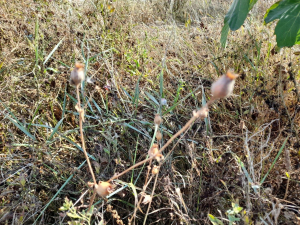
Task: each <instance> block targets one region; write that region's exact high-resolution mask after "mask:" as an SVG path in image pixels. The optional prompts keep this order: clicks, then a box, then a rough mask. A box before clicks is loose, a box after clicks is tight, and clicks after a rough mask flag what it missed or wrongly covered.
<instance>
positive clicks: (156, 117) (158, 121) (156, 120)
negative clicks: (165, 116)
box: [154, 114, 162, 126]
mask: <svg viewBox="0 0 300 225" xmlns="http://www.w3.org/2000/svg"><path fill="white" fill-rule="evenodd" d="M154 123H155V125H158V126H159V125H160V124H161V123H162V118H161V117H160V115H159V114H156V115H155V118H154Z"/></svg>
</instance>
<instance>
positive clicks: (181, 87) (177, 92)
mask: <svg viewBox="0 0 300 225" xmlns="http://www.w3.org/2000/svg"><path fill="white" fill-rule="evenodd" d="M183 86H184V82H182V81H180V84H179V85H178V88H177V91H176V97H175V99H174V101H173V105H174V104H176V103H177V101H178V99H179V96H180V91H181V90H182V89H183Z"/></svg>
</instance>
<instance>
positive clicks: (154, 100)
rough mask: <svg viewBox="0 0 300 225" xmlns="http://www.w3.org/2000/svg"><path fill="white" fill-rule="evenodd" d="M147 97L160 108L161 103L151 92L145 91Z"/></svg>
mask: <svg viewBox="0 0 300 225" xmlns="http://www.w3.org/2000/svg"><path fill="white" fill-rule="evenodd" d="M145 93H146V95H147V96H148V97H149V98H150V99H151V100H152V101H153V102H154V103H155V104H156V105H158V106H159V102H158V101H157V100H156V99H155V98H154V96H153V95H151V94H150V93H149V92H147V91H145Z"/></svg>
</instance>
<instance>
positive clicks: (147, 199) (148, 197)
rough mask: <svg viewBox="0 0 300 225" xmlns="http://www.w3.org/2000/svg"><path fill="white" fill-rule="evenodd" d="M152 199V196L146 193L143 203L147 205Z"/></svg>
mask: <svg viewBox="0 0 300 225" xmlns="http://www.w3.org/2000/svg"><path fill="white" fill-rule="evenodd" d="M151 200H152V198H151V196H150V195H145V196H144V200H143V202H142V203H143V204H145V205H146V204H148V203H150V202H151Z"/></svg>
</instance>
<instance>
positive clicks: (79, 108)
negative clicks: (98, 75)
mask: <svg viewBox="0 0 300 225" xmlns="http://www.w3.org/2000/svg"><path fill="white" fill-rule="evenodd" d="M79 86H80V84H79V85H77V87H76V93H77V100H78V103H77V104H78V113H79V129H80V139H81V144H82V149H83V152H84V156H85V158H86V161H87V163H88V166H89V169H90V173H91V175H92V177H93V181H94V184H97V181H96V178H95V175H94V172H93V169H92V165H91V162H90V159H89V157H88V155H87V152H86V149H85V142H84V136H83V129H82V119H83V118H82V114H81V112H80V111H81V110H82V108H81V103H80V95H79Z"/></svg>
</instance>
